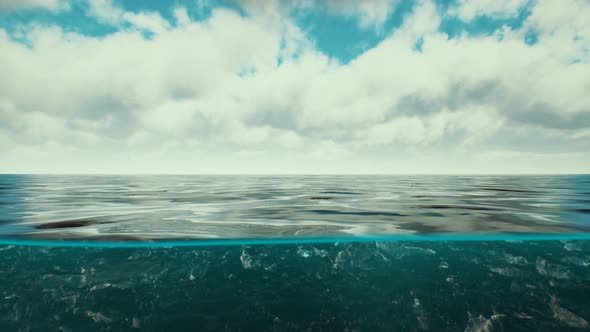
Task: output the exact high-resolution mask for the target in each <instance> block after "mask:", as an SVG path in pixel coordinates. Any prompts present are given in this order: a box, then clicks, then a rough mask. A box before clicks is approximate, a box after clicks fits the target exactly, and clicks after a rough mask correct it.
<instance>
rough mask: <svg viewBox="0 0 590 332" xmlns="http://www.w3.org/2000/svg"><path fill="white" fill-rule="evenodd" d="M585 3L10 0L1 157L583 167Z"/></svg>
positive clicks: (195, 164)
mask: <svg viewBox="0 0 590 332" xmlns="http://www.w3.org/2000/svg"><path fill="white" fill-rule="evenodd" d="M566 2H567V3H566ZM589 15H590V4H589V3H588V2H587V1H584V0H568V1H565V2H559V3H556V2H554V1H547V0H511V1H508V0H499V1H491V0H474V1H463V0H455V1H442V0H438V1H431V0H417V1H400V0H365V1H355V0H345V1H336V0H326V1H317V0H292V1H273V0H269V1H255V0H239V1H225V0H224V1H209V0H182V1H180V0H178V1H170V2H168V1H133V0H113V1H110V0H22V1H17V0H6V1H4V2H2V4H0V49H2V50H3V52H0V73H3V75H0V76H2V78H1V79H0V134H1V135H0V152H2V157H0V158H3V159H4V160H0V165H2V166H0V172H25V173H26V172H41V173H46V172H49V173H52V172H58V173H71V172H76V173H78V172H81V173H97V172H98V173H101V172H107V173H135V172H138V173H211V172H221V173H250V172H253V173H260V172H263V173H299V172H301V173H513V172H516V173H572V172H573V173H580V172H587V171H588V170H589V169H588V166H585V165H588V164H590V156H589V153H588V151H590V143H589V142H590V139H589V138H590V115H589V114H590V113H589V112H590V97H589V96H590V93H588V91H589V90H588V89H589V87H590V69H589V66H590V65H589V62H590V55H589V45H590V24H589V23H588V22H587V21H588V20H587V19H585V18H586V17H589ZM64 159H66V160H68V161H69V162H68V163H67V164H66V165H64V163H63V162H62V161H63V160H64ZM99 165H100V166H99Z"/></svg>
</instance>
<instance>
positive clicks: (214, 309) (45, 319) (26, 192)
mask: <svg viewBox="0 0 590 332" xmlns="http://www.w3.org/2000/svg"><path fill="white" fill-rule="evenodd" d="M588 240H590V176H588V175H571V176H385V175H384V176H380V175H379V176H377V175H374V176H352V175H350V176H319V175H317V176H303V175H301V176H248V175H241V176H221V175H219V176H189V175H187V176H180V175H179V176H176V175H175V176H65V175H64V176H61V175H60V176H58V175H1V176H0V296H1V299H2V301H0V331H54V330H55V331H122V330H142V331H144V330H145V331H161V330H171V331H172V330H179V331H204V330H212V331H398V330H402V329H403V330H407V331H425V330H429V331H557V330H560V331H570V330H571V331H580V330H589V329H590V323H588V320H590V302H589V301H588V298H590V241H588Z"/></svg>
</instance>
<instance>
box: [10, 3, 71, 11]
mask: <svg viewBox="0 0 590 332" xmlns="http://www.w3.org/2000/svg"><path fill="white" fill-rule="evenodd" d="M31 9H44V10H49V11H53V12H57V11H62V10H69V9H70V4H69V1H68V0H2V1H0V11H21V10H31Z"/></svg>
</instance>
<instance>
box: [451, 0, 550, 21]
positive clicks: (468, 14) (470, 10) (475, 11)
mask: <svg viewBox="0 0 590 332" xmlns="http://www.w3.org/2000/svg"><path fill="white" fill-rule="evenodd" d="M530 2H531V0H459V1H458V3H457V5H456V7H455V8H453V9H452V10H451V14H454V15H457V16H458V17H459V18H460V19H461V20H463V21H471V20H473V19H474V18H476V17H478V16H490V17H494V18H510V17H516V16H518V12H519V11H520V10H521V9H522V8H524V7H525V6H526V5H528V4H529V3H530ZM560 6H562V4H560Z"/></svg>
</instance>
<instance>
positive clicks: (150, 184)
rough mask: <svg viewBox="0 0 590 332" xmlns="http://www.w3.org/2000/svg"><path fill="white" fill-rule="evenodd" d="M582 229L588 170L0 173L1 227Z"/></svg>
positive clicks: (175, 234) (306, 231) (74, 232)
mask: <svg viewBox="0 0 590 332" xmlns="http://www.w3.org/2000/svg"><path fill="white" fill-rule="evenodd" d="M582 233H583V234H590V175H572V176H57V175H51V176H39V175H34V176H33V175H0V237H9V238H21V239H60V240H64V239H71V240H73V239H74V240H75V239H77V240H80V239H83V240H104V241H109V240H126V241H134V240H162V239H184V240H186V239H198V240H208V239H209V240H211V239H261V238H266V239H268V238H272V239H277V238H279V239H280V238H283V239H287V238H310V237H311V238H318V237H323V238H333V237H359V236H360V237H367V236H385V237H387V236H392V237H397V238H402V239H403V238H411V237H412V235H450V234H453V235H455V234H463V235H474V234H475V235H482V234H483V235H498V234H504V235H507V236H509V235H510V234H512V235H514V234H521V235H522V234H582Z"/></svg>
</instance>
